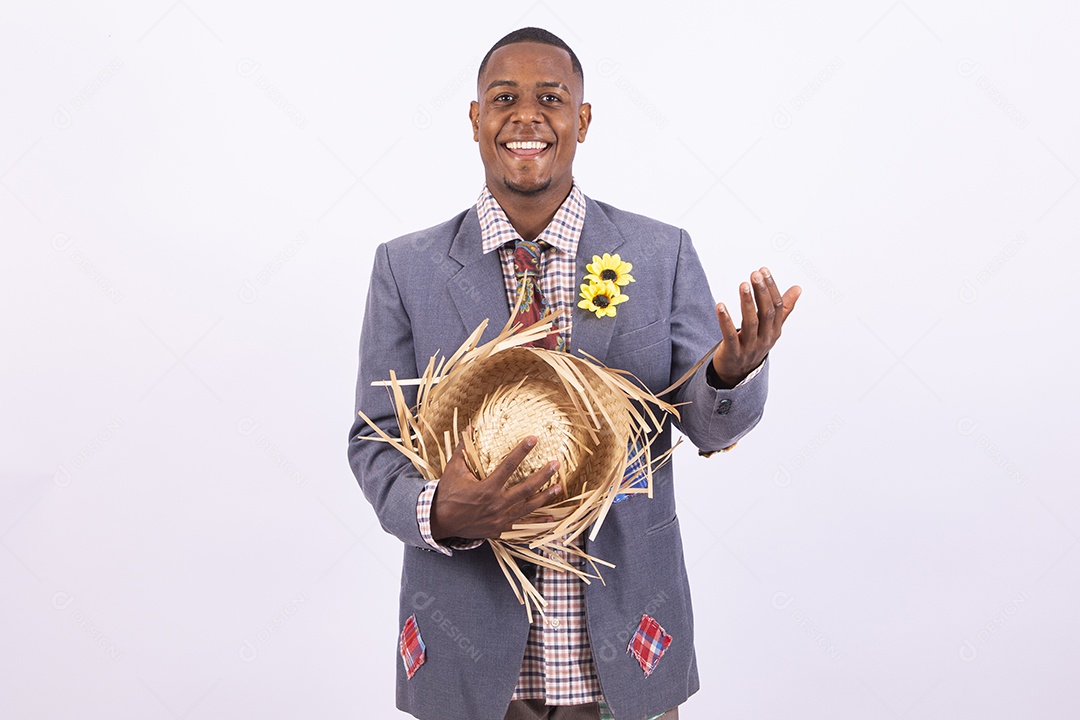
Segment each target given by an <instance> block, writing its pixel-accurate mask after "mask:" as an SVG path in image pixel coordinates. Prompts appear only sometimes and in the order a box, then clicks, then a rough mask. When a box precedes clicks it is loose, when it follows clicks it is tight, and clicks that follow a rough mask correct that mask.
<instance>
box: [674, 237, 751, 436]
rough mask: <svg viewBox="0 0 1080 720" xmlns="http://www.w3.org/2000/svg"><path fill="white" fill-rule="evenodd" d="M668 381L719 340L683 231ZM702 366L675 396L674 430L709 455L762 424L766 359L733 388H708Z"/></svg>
mask: <svg viewBox="0 0 1080 720" xmlns="http://www.w3.org/2000/svg"><path fill="white" fill-rule="evenodd" d="M671 304H672V307H671V345H672V349H671V352H672V354H671V382H675V381H676V380H678V379H679V378H680V377H682V376H683V374H684V373H686V371H688V370H689V369H690V368H691V367H693V366H694V364H695V363H696V362H697V361H698V360H700V359H701V358H702V357H704V355H705V353H707V352H708V351H709V350H710V349H711V348H712V347H713V345H714V344H715V343H716V340H717V339H718V338H719V337H720V327H719V324H718V322H717V320H716V305H715V303H714V302H713V296H712V292H711V291H710V290H709V280H708V278H707V277H706V276H705V270H704V269H703V268H702V267H701V261H700V260H699V259H698V255H697V251H695V250H694V245H693V243H692V242H691V240H690V236H689V234H687V232H686V231H685V230H682V231H680V242H679V255H678V259H677V262H676V268H675V286H674V289H673V292H672V300H671ZM707 369H708V363H707V362H706V363H705V364H703V365H702V366H701V367H700V368H698V370H697V372H695V373H694V375H693V376H692V377H691V378H690V379H689V380H688V381H687V382H686V383H684V384H683V385H682V386H681V387H679V388H678V389H677V390H676V391H675V392H674V397H673V402H675V403H689V404H688V405H682V406H680V407H679V414H680V416H681V417H680V419H679V420H677V421H675V426H676V427H677V428H679V430H680V431H681V432H682V433H683V434H684V435H686V437H687V438H689V439H690V441H691V442H693V443H694V445H696V446H697V447H698V448H699V449H700V450H702V451H704V452H713V451H716V450H724V449H727V448H729V447H731V446H732V445H734V444H735V443H736V442H737V441H738V440H739V439H740V438H741V437H742V436H744V435H745V434H746V433H748V432H750V430H751V429H752V428H753V427H754V426H755V425H757V423H758V421H759V420H760V419H761V415H762V413H763V412H764V409H765V398H766V396H767V395H768V391H769V360H768V357H766V358H765V360H764V362H763V365H762V367H761V368H760V370H759V371H758V372H757V373H756V374H754V375H753V376H752V377H749V378H747V379H746V380H745V381H744V382H742V383H739V385H737V386H736V387H734V388H731V389H728V390H720V389H717V388H714V387H712V386H711V385H710V384H709V382H708V379H707V377H706V371H707Z"/></svg>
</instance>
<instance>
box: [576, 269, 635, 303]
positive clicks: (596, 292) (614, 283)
mask: <svg viewBox="0 0 1080 720" xmlns="http://www.w3.org/2000/svg"><path fill="white" fill-rule="evenodd" d="M585 269H586V270H588V271H589V274H588V275H586V276H585V281H586V282H585V284H583V285H582V286H581V302H579V303H578V307H580V308H583V309H585V310H587V311H588V312H591V313H596V317H598V318H602V317H615V306H616V305H618V304H620V303H624V302H626V301H627V300H629V299H630V297H629V296H627V295H625V294H623V291H622V289H623V288H624V287H625V286H627V285H629V284H630V283H632V282H634V276H633V275H631V274H630V271H631V270H633V269H634V266H633V265H631V264H630V263H628V262H623V259H622V258H620V257H619V256H618V255H609V254H608V253H604V256H603V257H600V256H599V255H593V261H592V262H591V263H589V264H588V265H586V266H585Z"/></svg>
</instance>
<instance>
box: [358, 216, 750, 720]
mask: <svg viewBox="0 0 1080 720" xmlns="http://www.w3.org/2000/svg"><path fill="white" fill-rule="evenodd" d="M605 252H608V253H616V252H617V253H619V254H620V255H621V256H622V258H623V259H624V260H626V261H628V262H631V263H633V265H634V269H633V275H634V278H635V282H634V283H633V284H631V285H630V286H629V287H628V289H627V290H626V293H627V295H629V297H630V299H629V300H628V301H627V302H625V303H623V304H621V305H619V309H618V314H617V315H616V317H614V318H603V319H597V318H596V317H595V315H593V314H591V313H588V312H586V311H584V310H582V309H580V308H577V307H576V306H575V308H574V316H573V335H572V337H571V343H570V347H571V350H572V351H573V352H575V353H576V352H578V351H583V352H587V353H589V354H590V355H592V356H594V357H596V358H598V359H600V360H601V361H603V362H604V363H605V364H607V365H609V366H612V367H618V368H623V369H626V370H629V371H630V372H632V373H634V375H636V376H637V377H638V378H640V379H641V380H642V381H643V382H645V384H647V385H648V386H649V388H650V389H652V390H653V391H654V392H655V391H659V390H662V389H664V388H666V387H668V386H669V385H670V383H672V382H674V381H675V380H677V379H678V378H679V377H681V376H682V375H683V373H684V372H686V371H687V370H688V369H689V368H690V367H691V366H692V365H693V364H694V363H695V362H697V361H698V360H699V359H700V358H701V357H702V356H703V355H704V354H705V353H706V352H707V351H708V350H709V348H710V347H712V345H713V344H714V343H715V341H716V338H717V337H718V336H719V329H718V326H717V322H716V314H715V310H714V302H713V297H712V294H711V293H710V291H709V287H708V281H707V279H706V277H705V273H704V271H703V270H702V267H701V263H700V261H699V260H698V257H697V253H696V252H695V251H694V248H693V245H692V244H691V242H690V237H689V236H688V235H687V234H686V232H684V231H682V230H680V229H678V228H675V227H672V226H670V225H665V224H663V223H660V222H657V221H655V220H651V219H649V218H646V217H642V216H640V215H634V214H631V213H628V212H624V211H622V210H618V209H616V208H613V207H611V206H610V205H606V204H603V203H599V202H596V201H594V200H592V199H587V210H586V215H585V225H584V228H583V229H582V233H581V240H580V244H579V246H578V259H577V277H578V278H579V279H581V278H584V276H585V274H586V272H587V271H586V270H585V265H586V264H587V263H589V262H591V261H592V257H593V255H602V254H603V253H605ZM499 263H500V261H499V254H498V253H495V252H492V253H488V254H486V255H485V254H484V253H483V252H482V251H481V247H480V225H479V222H478V220H477V215H476V209H475V208H470V209H469V210H467V211H465V212H463V213H461V214H460V215H457V216H456V217H454V218H452V219H451V220H449V221H447V222H445V223H442V224H441V225H437V226H435V227H433V228H429V229H427V230H422V231H420V232H417V233H413V234H411V235H406V236H404V237H400V238H397V239H396V240H392V241H391V242H388V243H385V244H383V245H380V246H379V248H378V249H377V250H376V253H375V266H374V270H373V272H372V276H371V285H370V289H369V292H368V298H367V309H366V311H365V315H364V324H363V330H362V334H361V337H360V372H359V379H358V381H357V388H356V405H357V408H358V409H361V408H362V409H363V410H364V412H365V413H366V414H367V415H368V416H369V417H371V418H372V419H373V420H374V421H375V422H377V423H378V424H379V425H380V426H381V427H383V428H384V429H387V430H389V431H391V434H394V435H396V432H397V424H396V421H395V419H394V414H393V410H392V406H391V403H390V400H389V398H388V394H387V392H386V389H385V388H382V387H374V388H373V387H371V382H372V381H373V380H383V379H387V378H388V377H389V371H390V370H394V371H396V373H397V376H398V377H400V378H410V377H417V376H418V375H419V373H420V370H421V369H423V368H424V367H425V366H426V365H427V362H428V359H429V358H430V357H431V356H432V355H435V354H436V353H439V354H447V355H448V354H449V353H451V352H453V351H454V350H456V349H457V348H458V346H459V345H460V344H461V343H462V342H463V341H464V339H465V337H466V336H467V335H468V333H470V332H471V331H472V330H474V329H475V328H476V326H477V325H478V324H479V323H480V322H481V321H482V320H483V319H484V318H490V320H491V322H490V323H489V325H488V328H487V334H486V335H485V337H484V338H483V340H485V341H486V340H488V339H490V337H491V336H492V335H494V334H495V333H496V332H497V331H498V330H499V329H501V328H502V326H503V325H504V324H505V323H506V321H507V320H508V318H509V312H510V311H509V307H508V302H507V297H506V290H505V286H504V284H503V274H502V268H501V266H500V264H499ZM767 364H768V361H767V360H766V367H764V368H762V370H761V372H759V373H758V374H757V375H756V376H755V377H754V378H752V379H751V380H749V381H747V382H745V383H744V384H742V385H741V386H739V387H738V388H735V389H733V390H716V389H714V388H713V387H711V386H710V385H709V384H708V383H707V381H706V369H705V367H704V366H703V367H702V368H701V369H700V370H699V371H698V372H697V373H696V374H695V375H694V377H693V378H692V379H691V380H690V381H689V382H688V383H686V384H685V385H684V386H683V387H682V388H681V389H680V390H678V391H676V392H675V393H674V395H675V397H674V398H673V400H674V401H675V402H689V403H690V404H689V405H687V406H684V407H682V408H681V413H682V420H681V422H679V423H678V428H679V430H680V431H681V432H682V433H683V434H684V435H686V436H687V438H688V439H689V440H690V441H692V442H693V443H694V445H696V446H697V447H699V448H701V449H703V450H717V449H721V448H725V447H728V446H730V445H731V444H732V443H734V442H735V441H736V440H738V439H739V438H740V437H742V436H743V435H744V434H745V433H746V432H748V431H749V430H750V429H751V428H752V427H753V426H754V425H755V424H756V423H757V422H758V420H759V419H760V417H761V413H762V409H763V406H764V402H765V396H766V393H767V387H768V385H767V383H768V374H767V373H768V367H767ZM409 399H410V401H412V400H414V399H415V395H414V396H413V397H410V398H409ZM371 434H372V433H371V431H370V430H369V429H368V428H367V426H366V425H365V424H364V422H363V421H362V420H360V419H359V418H357V419H356V421H355V422H354V424H353V426H352V430H351V431H350V436H349V437H350V440H349V461H350V464H351V465H352V469H353V472H354V474H355V475H356V478H357V480H358V481H359V483H360V486H361V488H362V489H363V491H364V495H365V496H366V497H367V499H368V501H369V502H370V503H371V504H372V506H373V507H374V509H375V513H376V514H377V515H378V518H379V522H380V523H381V525H382V527H383V528H384V529H385V530H386V531H387V532H389V533H393V534H394V535H395V536H397V537H398V538H400V539H401V541H402V542H403V543H404V546H405V547H404V560H403V567H402V574H401V596H400V617H399V619H398V620H399V625H398V629H399V631H400V629H401V627H402V626H403V625H404V623H405V621H406V619H407V618H408V617H409V616H410V615H415V616H416V621H417V624H418V627H419V631H420V635H421V637H422V639H423V641H424V643H425V645H426V648H427V658H426V662H425V664H424V665H423V666H421V667H420V668H419V669H418V670H417V672H416V674H415V675H414V676H413V677H412V678H411V679H407V677H406V674H405V671H404V667H403V663H402V661H401V658H400V657H399V656H398V655H397V648H396V647H395V648H393V653H394V655H393V657H394V658H395V661H396V663H397V669H398V670H397V706H398V707H399V708H400V709H402V710H405V711H407V712H409V713H412V714H413V715H415V716H416V717H418V718H422V719H423V720H428V719H430V720H501V718H502V717H503V715H504V713H505V712H506V708H507V706H508V705H509V703H510V696H511V694H512V693H513V690H514V687H515V685H516V683H517V679H518V672H519V671H520V669H521V661H522V656H523V654H524V651H525V641H526V638H527V636H528V632H529V625H528V620H527V618H526V615H525V609H524V608H523V607H522V606H521V605H519V604H518V602H517V600H516V598H515V597H514V595H513V592H512V591H511V589H510V587H509V585H508V583H507V582H506V579H505V578H504V576H503V574H502V572H501V571H500V570H499V568H498V566H497V564H496V560H495V557H494V555H493V554H492V552H491V550H490V548H489V547H488V546H487V545H483V546H481V547H479V548H477V549H474V550H458V551H455V552H454V554H453V556H452V557H447V556H445V555H442V554H440V553H437V552H434V551H432V550H430V549H428V546H427V545H426V544H425V543H424V540H423V538H422V537H421V535H420V531H419V528H418V527H417V521H416V501H417V497H418V496H419V494H420V492H421V490H422V489H423V487H424V484H425V481H424V480H423V478H422V477H421V476H420V474H419V473H418V472H417V471H416V470H415V469H414V468H413V467H412V466H411V465H410V464H409V463H408V461H407V460H405V458H404V457H403V456H402V455H401V454H400V453H398V452H397V451H396V450H394V449H393V448H390V447H388V446H387V445H386V444H385V443H380V442H373V441H370V440H360V439H358V437H365V436H368V435H371ZM670 444H671V423H670V422H668V423H666V424H665V429H664V431H663V433H662V434H661V435H660V437H659V438H658V439H657V440H656V442H655V445H654V446H653V447H654V453H660V452H663V451H664V450H666V449H667V448H668V447H670ZM671 467H672V466H671V464H670V463H669V464H667V465H664V467H663V468H661V469H660V470H659V472H657V473H656V474H655V476H654V497H653V499H651V500H650V499H648V498H646V497H644V496H636V497H633V496H632V497H630V498H629V499H627V500H625V501H623V502H620V503H618V504H616V505H614V506H613V507H612V510H611V512H610V514H609V515H608V517H607V519H606V520H605V522H604V526H603V529H602V530H601V531H600V534H599V536H598V537H597V539H596V541H595V542H593V543H590V544H589V545H588V547H587V550H588V552H590V553H592V554H594V555H596V556H597V557H600V558H603V559H605V560H607V561H609V562H613V563H615V566H616V567H615V568H614V569H607V568H605V569H604V571H603V575H604V580H605V582H606V583H607V584H606V586H605V585H604V584H601V583H599V582H595V581H594V582H593V583H592V584H591V585H590V586H588V587H587V590H586V594H585V598H586V615H587V626H588V633H589V639H590V644H591V646H592V652H593V657H594V659H595V662H596V670H597V674H598V676H599V679H600V685H601V688H602V690H603V694H604V698H605V700H606V701H607V703H608V704H609V705H610V706H611V709H612V711H613V712H614V714H615V717H616V718H618V720H638V719H640V718H645V717H649V716H651V715H656V714H659V713H661V712H663V711H665V710H667V709H669V708H672V707H675V706H677V705H679V704H680V703H682V702H683V701H685V700H686V698H687V697H688V696H689V695H691V694H692V693H694V692H696V691H697V689H698V687H699V681H698V673H697V663H696V659H695V655H694V622H693V613H692V609H691V604H690V589H689V585H688V583H687V577H686V569H685V565H684V562H683V550H682V540H681V537H680V534H679V520H678V517H677V516H676V513H675V493H674V488H673V484H672V470H671ZM643 614H648V615H650V616H652V617H654V618H655V619H656V620H657V621H658V622H659V623H660V624H661V625H662V626H663V627H664V629H665V630H666V632H667V633H668V634H670V635H671V636H672V638H673V639H672V642H671V645H670V647H669V648H668V649H667V651H666V653H665V654H664V656H663V657H662V658H661V659H660V661H659V663H658V664H657V666H656V668H655V670H654V671H653V673H652V674H651V675H650V676H649V677H648V678H646V677H645V675H644V673H643V672H642V669H641V667H640V666H639V665H638V662H637V660H635V658H634V657H633V655H631V654H628V653H627V651H626V650H627V644H628V643H629V641H630V638H631V637H632V635H633V633H634V631H635V630H636V629H637V627H638V624H639V623H640V622H641V619H642V615H643ZM388 650H391V649H390V648H388ZM388 654H389V653H388Z"/></svg>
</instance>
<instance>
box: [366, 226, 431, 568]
mask: <svg viewBox="0 0 1080 720" xmlns="http://www.w3.org/2000/svg"><path fill="white" fill-rule="evenodd" d="M391 370H393V371H394V372H395V373H397V376H398V377H399V378H414V377H417V376H418V375H419V372H418V371H417V368H416V352H415V347H414V344H413V334H412V323H411V321H410V319H409V314H408V311H407V310H406V309H405V306H404V304H403V303H402V301H401V293H400V291H399V289H398V284H397V281H396V279H395V278H394V271H393V267H392V266H391V263H390V254H389V252H388V250H387V246H386V244H385V243H384V244H382V245H380V246H379V247H378V249H377V250H376V251H375V263H374V268H373V269H372V273H371V283H370V285H369V286H368V296H367V306H366V308H365V311H364V323H363V327H362V329H361V331H360V369H359V372H358V377H357V380H356V410H363V411H364V414H365V415H367V416H368V417H369V418H371V419H372V420H373V421H374V422H375V423H376V424H377V425H378V426H379V427H380V428H382V430H383V431H384V432H386V433H387V434H388V435H390V436H391V437H397V435H398V432H399V431H398V427H397V417H396V415H395V413H394V406H393V402H392V401H391V399H390V394H389V392H387V388H385V387H372V385H371V383H372V381H374V380H386V379H389V377H390V371H391ZM404 390H405V391H406V392H405V397H406V400H407V401H408V402H409V403H410V404H413V403H414V402H415V399H416V391H415V389H410V388H404ZM372 437H377V436H376V435H375V432H374V431H373V430H372V429H371V428H370V427H368V425H367V423H365V422H364V420H363V419H362V418H361V417H360V416H359V415H355V416H354V420H353V425H352V429H351V430H350V432H349V464H350V465H351V466H352V471H353V474H354V475H355V476H356V479H357V481H358V482H359V483H360V487H361V489H362V490H363V491H364V496H365V497H366V498H367V500H368V502H370V503H371V506H372V507H373V508H374V509H375V514H376V515H377V516H378V518H379V524H380V525H382V527H383V529H384V530H386V531H387V532H389V533H391V534H393V535H395V536H397V537H398V538H399V539H400V540H401V541H402V542H404V543H407V544H409V545H414V546H416V547H420V548H427V549H430V546H429V545H428V544H427V543H426V542H425V541H424V538H423V536H422V535H421V533H420V527H419V524H418V522H417V500H418V499H419V497H420V493H422V492H423V491H424V486H425V485H426V484H427V481H426V480H425V479H424V478H423V476H421V475H420V473H419V472H418V471H417V470H416V468H414V467H413V465H412V463H410V462H409V460H408V459H407V458H406V457H405V456H404V455H402V454H401V453H400V452H399V451H398V450H397V449H395V448H393V447H391V446H390V445H388V444H387V443H385V442H381V441H379V440H372V439H370V438H372Z"/></svg>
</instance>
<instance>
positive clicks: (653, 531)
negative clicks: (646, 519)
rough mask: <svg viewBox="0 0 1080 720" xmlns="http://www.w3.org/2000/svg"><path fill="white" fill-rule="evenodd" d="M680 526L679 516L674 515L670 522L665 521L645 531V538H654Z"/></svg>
mask: <svg viewBox="0 0 1080 720" xmlns="http://www.w3.org/2000/svg"><path fill="white" fill-rule="evenodd" d="M678 526H679V516H678V515H672V516H671V519H670V520H665V521H663V522H662V523H660V524H659V525H653V526H652V527H651V528H649V529H648V530H646V531H645V537H652V536H653V535H659V534H660V533H662V532H666V531H668V530H670V529H672V528H677V527H678Z"/></svg>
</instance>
